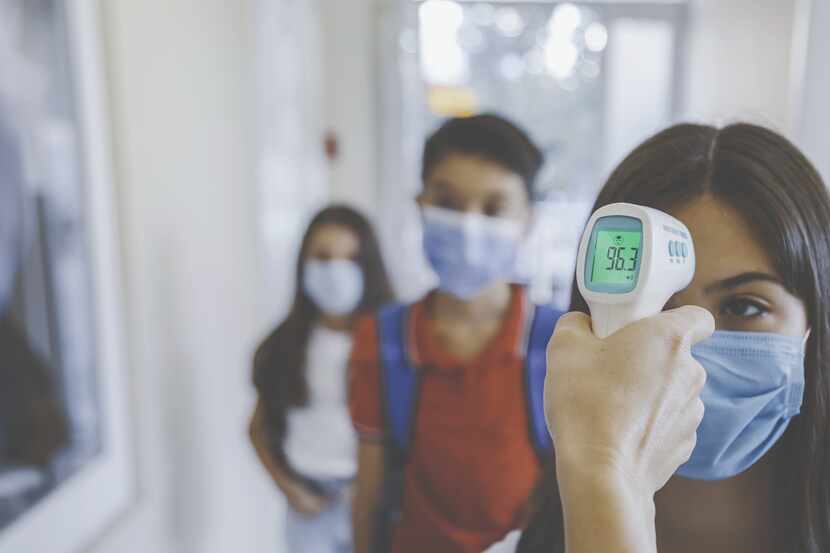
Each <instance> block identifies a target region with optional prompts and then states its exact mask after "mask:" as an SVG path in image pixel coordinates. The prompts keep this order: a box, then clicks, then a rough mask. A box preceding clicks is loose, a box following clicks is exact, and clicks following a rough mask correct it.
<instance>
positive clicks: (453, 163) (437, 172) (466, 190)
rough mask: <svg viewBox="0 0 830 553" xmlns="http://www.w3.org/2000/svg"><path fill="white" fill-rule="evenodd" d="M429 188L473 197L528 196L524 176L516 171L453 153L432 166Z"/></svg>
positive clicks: (427, 181)
mask: <svg viewBox="0 0 830 553" xmlns="http://www.w3.org/2000/svg"><path fill="white" fill-rule="evenodd" d="M424 186H425V191H426V192H438V193H440V192H445V193H451V194H453V195H456V196H460V197H465V198H472V197H480V196H489V195H492V194H493V193H499V194H502V195H504V194H510V195H517V196H523V197H527V192H526V190H525V183H524V180H523V179H522V177H521V176H520V175H518V174H517V173H514V172H513V171H511V170H509V169H507V168H505V167H503V166H501V165H499V164H498V163H495V162H493V161H489V160H487V159H484V158H482V157H479V156H474V155H468V154H462V153H451V154H449V155H447V157H445V158H444V159H443V160H441V161H440V162H439V163H437V164H436V165H435V167H433V168H432V170H431V171H430V173H429V174H428V175H427V178H426V182H425V183H424Z"/></svg>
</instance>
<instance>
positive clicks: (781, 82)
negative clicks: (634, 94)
mask: <svg viewBox="0 0 830 553" xmlns="http://www.w3.org/2000/svg"><path fill="white" fill-rule="evenodd" d="M795 4H796V1H795V0H693V1H692V11H691V15H692V20H691V34H690V44H689V49H690V56H689V65H688V77H687V89H686V108H687V113H686V117H687V118H690V119H693V120H703V121H707V122H729V121H733V120H735V119H749V120H750V121H753V122H756V123H763V124H767V125H771V126H773V127H774V128H777V129H779V130H783V131H785V132H789V131H790V130H791V129H790V122H791V118H792V114H791V113H790V105H791V98H790V91H791V87H790V72H791V71H790V57H791V46H792V37H793V23H794V19H793V18H794V13H795Z"/></svg>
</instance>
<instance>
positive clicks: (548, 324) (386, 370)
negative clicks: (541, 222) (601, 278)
mask: <svg viewBox="0 0 830 553" xmlns="http://www.w3.org/2000/svg"><path fill="white" fill-rule="evenodd" d="M561 315H562V312H560V311H556V310H554V309H552V308H550V307H546V306H542V305H539V306H536V307H535V309H534V313H533V322H532V323H531V326H530V332H529V334H528V336H527V347H526V352H525V368H524V380H525V393H526V397H527V402H526V405H527V409H528V415H529V416H528V420H529V422H530V425H529V428H528V429H527V431H529V432H530V438H531V441H532V443H533V445H534V447H535V449H536V452H537V453H538V455H539V458H540V460H541V461H542V462H545V461H546V460H548V459H550V458H551V457H552V455H553V443H552V441H551V438H550V434H549V433H548V428H547V423H546V421H545V410H544V398H543V392H544V382H545V373H546V372H547V354H546V350H547V344H548V340H550V337H551V335H552V334H553V329H554V327H555V326H556V321H557V320H559V317H560V316H561ZM408 320H409V306H407V305H401V304H393V305H389V306H387V307H384V308H383V309H382V310H381V311H380V313H379V315H378V333H379V340H380V361H381V398H382V411H383V415H384V424H385V426H386V432H385V440H386V441H385V444H384V446H385V463H386V467H385V468H386V473H385V480H384V487H383V497H382V500H381V502H382V505H381V509H380V512H379V513H378V514H379V518H380V520H379V521H378V524H379V525H378V527H377V530H378V532H377V536H376V540H377V541H376V543H375V548H374V551H375V552H383V553H386V552H387V551H388V550H389V545H390V543H391V542H390V538H391V530H392V527H393V526H394V524H396V523H397V522H398V521H399V520H400V518H401V515H402V507H403V488H404V468H405V466H406V463H407V459H408V456H409V449H410V446H411V443H412V430H413V420H414V418H415V411H416V408H417V403H418V391H419V380H418V373H417V371H416V370H415V367H413V366H412V363H411V361H410V357H409V355H408V353H407V342H408V338H409V334H408V332H407V323H408Z"/></svg>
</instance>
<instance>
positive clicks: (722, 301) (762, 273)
mask: <svg viewBox="0 0 830 553" xmlns="http://www.w3.org/2000/svg"><path fill="white" fill-rule="evenodd" d="M671 214H672V215H673V216H674V217H676V218H678V219H679V220H680V221H682V222H683V223H684V224H685V225H686V226H687V227H688V228H689V230H690V231H691V233H692V237H693V239H694V245H695V253H696V255H697V266H696V269H695V276H694V279H693V280H692V283H691V284H690V285H689V287H688V288H686V289H685V290H683V291H681V292H679V293H677V294H675V295H674V297H672V299H671V300H670V301H669V303H668V305H667V308H673V307H679V306H681V305H699V306H701V307H704V308H706V309H708V310H709V311H710V312H711V313H712V315H714V316H715V320H716V321H717V328H718V330H737V331H745V332H773V333H776V334H784V335H787V336H804V335H805V334H806V332H807V312H806V309H805V306H804V302H803V301H802V300H801V299H799V298H797V297H796V296H794V295H792V294H791V293H790V292H788V291H787V289H786V288H785V287H784V285H783V284H782V281H781V276H780V275H779V274H778V273H777V271H776V270H775V268H774V266H773V264H772V261H771V256H773V255H774V252H772V251H770V250H769V249H768V246H767V245H766V244H764V243H762V242H761V241H760V240H759V239H757V238H756V237H755V236H754V235H753V234H752V232H751V230H750V228H749V225H748V224H747V223H746V221H745V220H744V218H743V217H742V216H741V215H740V214H739V213H738V212H737V211H735V210H734V209H733V208H731V207H730V206H729V205H727V204H725V203H723V202H721V201H719V200H717V199H714V198H712V197H709V196H704V197H702V198H700V199H698V200H695V201H693V202H691V203H689V204H687V205H685V206H683V207H681V208H679V209H676V210H673V211H672V212H671Z"/></svg>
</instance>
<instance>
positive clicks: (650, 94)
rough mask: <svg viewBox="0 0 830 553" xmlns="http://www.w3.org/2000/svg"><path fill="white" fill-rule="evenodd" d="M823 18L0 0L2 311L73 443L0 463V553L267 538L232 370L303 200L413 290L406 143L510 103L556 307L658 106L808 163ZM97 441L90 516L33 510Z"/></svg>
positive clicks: (336, 3)
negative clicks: (52, 542) (347, 222)
mask: <svg viewBox="0 0 830 553" xmlns="http://www.w3.org/2000/svg"><path fill="white" fill-rule="evenodd" d="M827 28H830V3H828V2H827V1H826V0H688V1H683V0H651V1H647V0H643V1H628V0H618V1H614V0H605V1H599V0H597V1H581V2H559V1H548V0H524V1H510V0H504V1H495V0H494V1H473V0H470V1H466V0H465V1H461V0H459V1H451V0H348V1H344V0H237V1H233V2H228V1H224V2H223V1H219V0H199V1H196V0H163V1H162V0H142V1H141V2H136V1H134V0H101V1H100V2H94V1H92V0H74V1H73V0H65V1H60V0H37V1H30V0H0V129H3V128H5V127H8V128H10V129H11V128H13V129H17V131H16V134H15V133H11V134H10V136H14V137H15V138H9V139H5V138H4V139H3V140H6V142H8V144H7V151H9V152H10V151H17V150H20V151H21V152H22V153H21V154H20V155H19V156H18V157H20V158H21V159H23V160H24V162H23V166H22V167H20V168H18V172H17V173H14V174H12V172H11V169H10V168H9V167H11V165H9V164H7V165H5V166H2V167H0V177H2V178H3V179H5V180H6V181H8V182H12V183H17V184H18V185H17V186H15V187H10V190H12V191H10V192H4V195H3V196H2V197H0V199H2V201H3V202H5V204H4V205H5V206H6V207H8V206H10V205H14V206H17V207H16V208H13V209H11V210H0V213H2V214H3V216H4V217H8V218H9V220H11V218H12V215H7V213H18V214H23V217H22V223H21V227H22V228H23V229H24V230H23V231H22V234H23V235H24V236H25V237H26V238H25V239H23V242H24V243H25V250H26V252H28V253H27V255H26V256H24V257H25V260H26V263H24V264H22V265H21V266H20V267H18V268H16V269H15V271H16V275H17V276H16V278H17V280H18V285H17V286H16V291H15V295H14V298H15V299H14V301H13V302H12V306H11V308H10V315H9V316H10V317H11V318H12V319H14V320H16V321H18V322H20V323H21V326H22V327H24V328H25V330H26V332H25V336H24V337H23V338H22V340H23V341H24V342H25V343H26V344H27V345H28V346H27V347H28V349H31V350H33V351H36V352H39V354H40V355H41V357H42V358H44V359H47V360H48V365H49V369H48V370H50V371H52V372H54V373H55V374H56V375H57V378H56V381H57V382H58V386H57V387H56V390H53V391H52V392H51V393H52V397H53V399H54V401H56V402H58V403H61V404H63V405H65V409H64V410H65V413H66V415H65V418H66V420H65V421H63V423H62V426H63V427H64V428H65V437H64V440H65V441H66V442H67V443H68V444H69V445H68V446H66V447H63V448H62V449H61V452H62V453H60V454H59V455H58V456H57V457H55V458H54V459H52V460H51V461H50V463H49V468H48V469H44V470H41V471H35V472H34V473H33V472H32V471H28V472H27V470H26V468H25V466H24V467H23V468H22V469H21V467H20V466H19V464H15V465H14V471H11V470H10V471H9V473H10V474H11V473H12V472H13V476H14V478H11V477H9V478H6V479H4V478H3V472H2V469H3V462H4V460H3V459H2V458H0V519H2V517H3V516H5V517H6V520H5V521H2V520H0V522H3V524H0V526H3V525H5V526H6V529H5V530H2V529H0V552H2V553H21V552H23V553H28V551H32V552H33V553H34V552H35V551H37V553H43V552H44V551H50V550H47V549H36V548H33V549H19V548H13V547H17V546H16V545H14V546H13V544H21V543H28V544H32V543H34V542H32V541H21V540H23V539H24V538H23V537H22V536H24V533H23V532H24V529H23V527H24V526H26V525H27V524H28V522H27V521H28V520H32V524H31V527H32V528H34V527H35V526H36V524H43V525H46V526H43V527H45V528H52V529H55V530H54V533H55V534H56V535H58V536H60V532H62V531H66V532H67V533H68V534H67V535H70V536H72V537H71V538H67V539H66V540H63V541H64V542H65V547H66V549H65V550H66V551H77V552H89V553H115V552H117V553H133V552H135V553H138V552H144V551H152V552H154V553H155V552H159V553H163V552H176V553H219V552H228V551H234V552H236V551H246V552H252V553H254V552H257V553H258V552H262V553H264V552H272V553H275V552H281V551H283V550H284V547H283V545H282V543H281V535H282V533H281V524H282V522H281V521H282V509H283V505H282V499H281V497H280V496H279V494H278V492H277V491H276V489H275V487H274V486H273V485H272V484H271V482H270V481H269V479H268V477H267V475H266V473H265V472H264V470H263V469H262V468H261V466H260V465H259V463H258V462H257V460H256V457H255V455H254V452H253V450H252V448H251V447H250V445H249V443H248V436H247V424H248V420H249V417H250V414H251V411H252V408H253V404H254V390H253V388H252V385H251V370H250V361H251V358H252V353H253V350H254V348H255V346H256V344H257V343H258V341H259V340H260V339H261V338H262V337H263V335H264V334H265V333H266V332H267V330H268V329H269V326H270V325H272V324H273V323H274V322H275V321H276V320H278V319H279V317H281V316H283V315H284V314H285V312H286V310H287V308H288V307H289V306H288V302H289V301H290V298H291V297H292V293H293V289H292V287H293V270H294V262H295V256H296V253H297V251H296V250H297V247H298V243H299V239H300V236H301V233H302V231H303V230H304V228H305V225H306V224H307V222H308V220H309V217H310V216H311V215H312V214H313V213H314V212H315V211H316V210H317V209H318V208H319V207H320V206H322V205H323V204H325V203H327V202H330V201H332V200H339V201H344V202H346V203H348V204H351V205H354V206H356V207H359V208H361V209H362V210H363V211H364V212H365V213H367V214H368V215H370V216H371V218H372V219H373V221H374V222H375V224H376V227H377V229H378V232H379V234H380V237H381V240H382V243H383V244H382V245H383V247H384V253H385V254H386V259H387V263H388V265H389V268H390V270H391V273H392V275H393V278H394V283H395V287H396V290H397V292H398V294H399V295H400V296H401V297H402V298H404V299H411V298H414V297H417V296H418V295H419V294H420V293H422V292H423V291H424V290H425V289H426V288H428V287H429V286H430V284H431V282H432V280H431V278H432V277H431V275H430V274H429V271H428V270H427V269H426V265H425V263H424V262H423V261H422V258H421V253H420V228H419V223H418V218H417V212H416V210H415V205H414V202H413V201H412V198H413V196H414V194H415V193H416V192H417V190H418V187H419V182H420V179H419V156H420V147H421V145H422V142H423V138H424V136H425V135H426V134H427V133H428V132H429V131H430V130H432V129H433V128H434V127H435V125H436V124H437V123H438V122H439V121H440V120H442V118H444V117H447V116H451V115H463V114H472V113H477V112H481V111H497V112H500V113H502V114H505V115H508V116H510V117H511V118H514V119H515V120H517V121H518V122H519V123H521V124H522V125H523V126H525V127H526V128H527V129H528V130H529V132H530V134H531V135H532V136H533V138H534V139H535V140H536V141H537V143H539V144H540V145H541V146H542V147H543V148H544V150H545V153H546V155H547V160H548V161H547V164H546V167H545V168H544V170H543V172H542V175H541V178H540V179H539V182H538V189H537V190H536V196H537V199H538V200H539V203H538V206H537V208H536V209H537V212H538V213H537V221H536V225H535V228H534V230H533V235H532V239H531V240H530V241H529V244H528V247H527V250H528V251H527V252H526V255H525V256H524V258H523V268H524V271H525V272H526V275H527V277H528V279H530V281H531V284H532V290H533V294H534V297H535V298H536V299H537V300H539V301H551V302H554V303H556V304H559V305H564V304H565V303H566V301H567V300H566V298H567V297H568V295H569V292H570V291H569V288H568V287H569V285H570V280H571V275H572V271H573V263H574V260H573V258H574V253H575V248H576V242H577V240H578V236H579V233H580V232H581V230H582V225H583V223H584V221H585V218H586V216H587V214H588V210H589V209H590V205H591V203H592V201H593V198H594V195H595V194H596V192H597V191H598V189H599V188H600V187H601V185H602V183H603V180H604V178H605V177H606V176H607V173H608V171H609V169H610V168H611V167H612V166H613V165H614V164H615V163H616V162H618V161H619V160H620V159H621V157H622V156H623V155H624V154H625V153H626V152H627V151H628V150H629V149H630V148H631V147H632V146H634V145H635V144H636V143H637V142H639V141H640V140H642V139H643V138H645V137H646V136H648V135H649V134H650V133H652V132H654V131H656V130H657V129H659V128H661V127H664V126H666V125H667V124H669V123H671V122H675V121H680V120H691V121H702V122H709V123H716V124H723V123H728V122H731V121H735V120H739V119H740V120H749V121H752V122H757V123H761V124H764V125H767V126H771V127H773V128H775V129H777V130H779V131H781V132H783V133H784V134H785V135H787V136H788V137H790V138H791V139H793V140H794V141H795V142H796V143H797V144H798V145H799V146H801V147H802V148H804V149H805V150H806V151H807V152H808V154H809V155H810V156H811V157H812V159H813V161H814V162H815V163H816V164H817V165H818V166H819V168H820V170H821V171H822V173H823V175H824V177H825V179H827V178H830V105H828V102H827V99H828V98H830V63H828V61H827V59H826V53H827V52H830V35H828V34H827V33H826V32H822V31H823V30H826V29H827ZM822 54H824V55H822ZM4 132H5V131H4ZM0 136H4V135H2V133H0ZM0 144H2V141H0ZM3 147H6V146H3ZM0 150H2V148H0ZM0 154H2V151H0ZM3 159H4V157H3V155H0V160H3ZM9 159H10V157H9ZM12 202H14V203H12ZM96 251H106V252H109V254H108V255H101V254H96V253H95V252H96ZM32 252H34V253H32ZM96 275H97V276H96ZM101 275H106V277H103V276H101ZM102 305H103V306H105V307H107V309H106V311H102V310H101V306H102ZM67 314H71V320H70V319H67V318H66V317H68V316H69V315H67ZM118 329H120V330H118ZM116 330H118V332H116ZM122 331H123V332H122ZM102 341H103V343H101V342H102ZM96 352H98V355H96ZM116 372H118V374H120V375H121V376H119V377H118V378H115V377H114V376H113V375H115V373H116ZM122 377H123V378H122ZM99 381H104V382H105V384H106V385H100V382H99ZM0 385H4V384H3V383H0ZM101 390H104V391H103V392H100V391H101ZM101 393H103V394H104V396H101ZM116 419H117V421H120V422H117V424H116V422H115V421H116ZM106 436H111V439H108V438H106ZM102 444H103V445H102ZM108 448H114V449H113V450H117V451H118V452H119V454H118V462H119V464H118V466H119V467H121V471H120V472H118V473H117V474H115V473H113V474H110V473H107V474H108V475H109V476H108V478H109V477H112V478H113V479H114V480H113V482H115V483H116V484H114V485H115V486H116V487H118V488H119V489H122V488H123V494H122V495H121V496H119V498H120V499H119V500H117V501H115V500H113V501H111V502H110V503H107V502H105V501H103V500H102V501H101V502H98V501H97V498H96V495H94V493H98V492H97V491H96V492H94V493H93V492H87V493H85V494H84V495H83V496H75V499H74V500H73V504H74V507H75V509H76V510H77V511H79V512H84V511H85V510H91V511H92V510H95V505H96V503H100V504H104V503H106V504H107V505H109V504H111V505H112V508H111V509H109V510H107V511H102V514H101V516H100V517H97V518H96V520H97V521H99V522H98V523H96V524H90V525H89V529H88V530H87V531H85V532H78V531H75V532H74V533H73V530H72V528H69V527H72V526H73V524H72V521H71V520H66V519H63V520H62V521H55V520H50V519H49V518H48V517H49V515H48V513H47V512H46V509H45V508H42V505H41V504H43V503H44V502H43V501H41V499H42V498H43V497H45V496H48V495H49V492H50V491H51V490H57V489H61V488H67V487H68V486H71V485H72V482H73V481H72V476H73V475H75V474H76V473H77V472H78V471H79V470H83V466H84V465H85V464H86V463H91V464H94V463H96V462H97V461H96V460H101V459H109V457H107V455H106V452H107V451H109V450H108ZM24 465H25V464H24ZM21 471H22V472H21ZM64 483H66V484H64ZM104 487H106V486H101V485H99V486H97V487H92V488H89V489H90V490H99V491H100V490H101V488H104ZM21 490H23V491H24V492H25V493H24V494H23V495H21V494H22V493H23V492H21ZM27 490H28V491H27ZM32 490H35V491H32ZM102 493H103V492H102ZM4 494H5V496H4ZM26 494H28V495H26ZM90 494H92V495H90ZM23 496H25V497H23ZM80 497H83V501H79V499H78V498H80ZM4 498H5V499H4ZM21 498H22V499H21ZM4 509H5V510H4ZM30 511H31V513H30ZM4 513H5V515H4ZM49 525H51V526H49ZM4 540H6V541H4ZM14 540H18V541H14ZM63 550H64V549H61V551H63Z"/></svg>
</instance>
